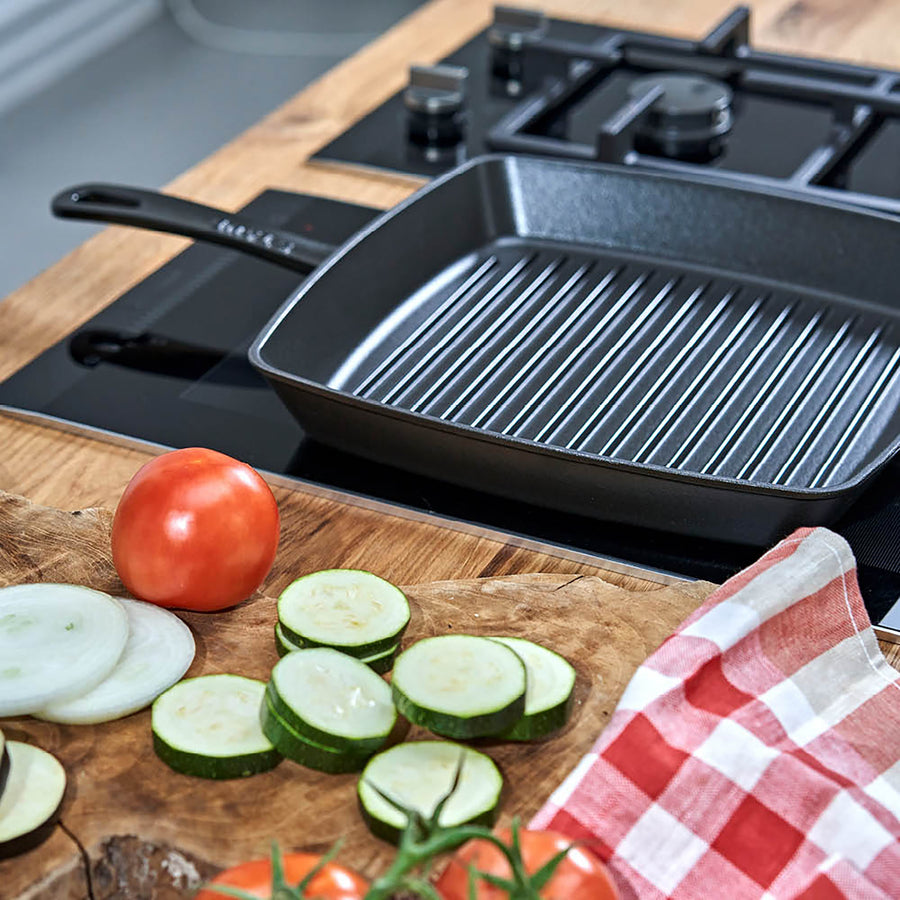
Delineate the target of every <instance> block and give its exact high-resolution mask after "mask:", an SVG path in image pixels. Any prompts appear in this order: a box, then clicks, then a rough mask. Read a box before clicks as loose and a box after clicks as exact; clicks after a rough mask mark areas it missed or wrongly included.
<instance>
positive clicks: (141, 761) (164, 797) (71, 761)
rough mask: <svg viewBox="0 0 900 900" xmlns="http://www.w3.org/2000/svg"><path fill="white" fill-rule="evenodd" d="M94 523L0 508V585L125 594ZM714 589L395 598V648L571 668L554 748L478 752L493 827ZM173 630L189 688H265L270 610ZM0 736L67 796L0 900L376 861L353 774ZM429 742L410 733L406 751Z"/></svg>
mask: <svg viewBox="0 0 900 900" xmlns="http://www.w3.org/2000/svg"><path fill="white" fill-rule="evenodd" d="M110 520H111V515H110V513H109V512H108V511H106V510H85V511H82V512H79V513H74V514H73V513H65V512H61V511H59V510H52V509H47V508H44V507H37V506H35V505H33V504H30V503H29V502H28V501H26V500H23V499H22V498H16V497H13V496H11V495H3V494H0V586H2V585H6V584H14V583H20V582H24V581H69V582H74V583H80V584H85V585H88V586H91V587H96V588H99V589H103V590H107V591H111V592H113V593H118V594H124V590H123V588H122V586H121V584H120V583H119V582H118V578H117V576H116V574H115V570H114V568H113V566H112V561H111V558H110V554H109V526H110ZM712 587H713V586H712V585H710V584H707V583H701V582H697V583H693V584H684V585H679V586H677V587H660V588H659V589H658V590H651V591H630V590H626V589H624V588H621V587H618V586H616V585H613V584H610V583H608V582H606V581H604V580H602V579H601V578H598V577H596V576H572V575H544V574H535V575H518V576H509V577H505V578H486V579H471V580H464V581H444V582H437V583H432V584H420V585H412V586H408V587H405V588H404V591H405V592H406V593H407V595H408V597H409V600H410V605H411V607H412V621H411V623H410V626H409V629H408V632H407V635H406V637H405V639H404V646H405V645H408V644H409V643H410V642H412V641H415V640H417V639H419V638H422V637H425V636H428V635H436V634H448V633H471V634H506V635H516V636H521V637H526V638H530V639H532V640H536V641H539V642H541V643H543V644H545V645H546V646H548V647H551V648H553V649H554V650H556V651H558V652H560V653H562V654H563V655H564V656H566V657H567V658H568V659H569V660H570V661H571V662H572V663H573V664H574V665H575V667H576V669H577V672H578V680H577V688H576V698H577V699H576V706H575V713H574V716H573V718H572V721H571V722H570V724H569V726H568V727H567V728H566V729H565V730H564V731H563V732H562V733H561V734H559V735H558V736H557V737H555V738H553V739H552V740H548V741H545V742H542V743H534V744H527V745H523V744H514V743H493V744H491V743H487V744H484V745H482V749H484V750H485V751H486V752H488V753H489V754H490V755H491V756H492V757H493V758H494V759H495V760H496V762H497V763H498V765H499V766H500V768H501V770H502V771H503V773H504V775H505V777H506V792H505V797H504V801H503V819H504V820H508V819H509V818H510V817H511V816H512V815H519V816H521V817H523V818H524V819H526V820H527V819H528V818H529V817H530V816H531V815H532V814H533V813H534V812H535V811H536V810H537V809H538V807H539V806H540V805H541V803H542V802H543V800H544V799H545V798H546V797H547V796H548V795H549V793H550V792H551V791H552V790H553V788H554V787H556V785H557V784H559V783H560V781H561V780H562V779H563V778H564V777H565V775H566V774H567V773H568V772H569V771H570V769H571V768H572V767H573V766H574V765H575V764H576V763H577V762H578V760H579V759H580V758H581V756H582V755H583V754H584V753H585V752H587V750H589V749H590V747H591V745H592V744H593V742H594V740H595V738H596V737H597V735H598V734H599V733H600V731H601V730H602V729H603V727H604V725H605V724H606V722H607V720H608V718H609V716H610V714H611V712H612V710H613V708H614V706H615V704H616V701H617V699H618V697H619V696H620V694H621V693H622V691H623V690H624V688H625V685H626V684H627V682H628V680H629V678H630V676H631V674H632V673H633V671H634V670H635V668H636V667H637V666H638V665H639V664H640V662H641V661H642V660H643V659H644V658H646V656H647V655H648V654H649V653H650V652H651V651H652V650H653V649H654V648H655V647H656V646H657V645H658V644H659V643H660V642H661V641H662V640H663V638H665V637H666V635H668V634H669V633H670V632H671V631H672V630H673V628H674V627H675V626H676V625H677V624H678V623H679V622H680V621H681V620H682V619H683V618H684V617H685V616H686V615H687V614H688V613H690V612H691V611H692V610H693V609H694V608H695V607H696V606H697V604H698V603H699V602H701V601H702V600H703V599H704V598H705V597H706V596H707V594H708V593H709V591H710V590H711V589H712ZM182 618H183V619H184V620H185V621H186V622H187V623H188V625H189V626H190V627H191V629H192V631H193V633H194V636H195V638H196V642H197V656H196V659H195V661H194V664H193V666H192V667H191V670H190V672H189V673H188V674H189V675H192V676H193V675H201V674H209V673H215V672H236V673H240V674H243V675H247V676H250V677H253V678H260V679H265V678H267V676H268V674H269V672H270V670H271V668H272V666H273V665H274V664H275V662H276V661H277V658H278V657H277V655H276V652H275V646H274V641H273V626H274V623H275V620H276V609H275V601H274V600H273V599H272V598H271V597H267V596H264V595H259V596H256V597H254V598H252V599H250V600H248V601H247V602H245V603H243V604H241V605H240V606H238V607H236V608H234V609H232V610H229V611H227V612H223V613H216V614H205V615H201V614H196V613H193V614H191V613H184V614H182ZM0 727H2V729H3V731H4V732H5V733H6V735H7V737H8V738H11V739H14V740H26V741H31V742H33V743H35V744H37V745H39V746H41V747H43V748H45V749H47V750H49V751H51V752H52V753H54V754H55V755H56V756H57V757H58V758H59V759H60V761H61V762H62V763H63V765H64V766H65V768H66V771H67V773H68V775H69V779H70V786H69V790H68V793H67V797H66V800H65V803H64V807H63V811H62V816H61V826H60V827H59V828H58V829H57V831H56V832H55V833H54V835H53V836H52V838H51V839H50V840H49V841H48V842H46V843H45V844H43V845H42V846H41V847H39V848H37V849H36V850H33V851H31V852H30V853H28V854H25V855H23V856H19V857H17V858H15V859H12V860H7V861H5V862H0V898H2V900H7V898H16V900H24V898H29V900H38V898H40V900H50V898H53V900H66V898H83V897H88V896H91V897H93V900H107V898H113V897H124V896H127V897H129V898H148V900H150V898H153V900H169V898H183V897H189V896H191V895H192V893H193V891H194V890H195V889H196V886H197V885H198V883H199V882H200V881H202V880H203V879H205V878H208V877H209V876H210V875H211V874H213V873H214V872H215V871H216V870H218V869H219V868H221V867H223V866H226V865H230V864H233V863H236V862H239V861H241V860H243V859H249V858H253V857H258V856H262V855H265V854H266V853H267V852H268V848H269V846H270V843H271V841H272V840H273V839H274V840H277V841H278V842H279V843H280V844H281V846H282V847H283V848H285V849H289V850H295V849H313V850H322V849H324V848H326V847H328V846H329V845H330V844H332V843H333V842H334V841H335V840H336V839H338V838H343V846H342V850H341V853H340V859H341V861H343V862H344V863H346V864H347V865H350V866H353V867H354V868H357V869H359V870H360V871H361V872H363V873H364V874H365V875H367V876H372V875H374V874H376V873H377V872H379V871H382V870H383V869H384V867H385V866H386V863H387V862H388V860H389V859H390V858H391V853H392V850H391V848H390V847H389V846H388V845H386V844H384V843H382V842H380V841H378V840H376V839H375V838H373V837H371V836H370V835H369V834H368V832H367V831H366V829H365V826H364V825H363V823H362V820H361V818H360V816H359V813H358V811H357V807H356V796H355V787H356V776H354V775H325V774H321V773H318V772H314V771H312V770H309V769H305V768H303V767H302V766H299V765H297V764H295V763H293V762H290V761H288V760H285V761H284V762H282V763H281V764H280V765H279V766H278V767H277V768H276V769H275V770H273V771H272V772H268V773H265V774H263V775H257V776H253V777H252V778H248V779H241V780H236V781H225V782H215V781H207V780H204V779H198V778H190V777H187V776H183V775H178V774H176V773H175V772H173V771H171V770H170V769H168V768H167V767H166V766H165V765H164V764H163V763H162V762H160V761H159V760H158V759H157V758H156V756H155V755H154V753H153V749H152V743H151V733H150V714H149V711H147V710H145V711H143V712H140V713H136V714H135V715H132V716H129V717H127V718H125V719H121V720H118V721H115V722H108V723H105V724H101V725H94V726H62V725H53V724H50V723H45V722H39V721H36V720H32V719H30V718H27V717H20V718H14V719H6V720H2V721H0ZM428 736H429V735H428V733H427V732H425V731H423V730H421V729H418V728H413V729H412V730H411V731H410V732H409V735H408V736H407V739H408V740H416V739H421V738H425V737H428Z"/></svg>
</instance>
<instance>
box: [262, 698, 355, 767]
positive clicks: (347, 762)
mask: <svg viewBox="0 0 900 900" xmlns="http://www.w3.org/2000/svg"><path fill="white" fill-rule="evenodd" d="M260 722H261V724H262V730H263V734H265V736H266V737H267V738H268V739H269V740H270V741H271V742H272V743H273V744H274V746H275V747H276V749H277V750H278V752H279V753H280V754H281V755H282V756H285V757H287V758H288V759H292V760H293V761H294V762H296V763H300V765H301V766H306V767H307V768H308V769H317V770H318V771H319V772H328V773H329V774H330V775H337V774H339V773H342V772H358V771H359V770H360V769H362V767H363V766H364V765H365V764H366V761H367V760H368V759H369V758H370V757H371V756H372V753H371V751H367V752H359V751H354V750H335V749H334V748H333V747H325V746H323V745H322V744H319V743H317V742H316V741H311V740H309V739H308V738H306V737H304V736H303V735H301V734H298V733H297V732H296V731H295V730H294V729H293V728H291V726H290V725H288V724H287V722H285V721H284V719H282V718H281V716H279V715H278V713H277V712H276V711H275V708H274V706H273V705H272V701H271V700H270V699H269V697H268V696H267V697H266V698H265V699H264V701H263V705H262V709H261V710H260Z"/></svg>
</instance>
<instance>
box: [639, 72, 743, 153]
mask: <svg viewBox="0 0 900 900" xmlns="http://www.w3.org/2000/svg"><path fill="white" fill-rule="evenodd" d="M651 92H652V93H653V94H654V95H656V99H655V100H652V101H650V105H649V106H648V107H647V108H646V111H645V112H644V114H643V116H642V117H641V121H640V124H639V125H638V126H637V131H636V134H635V149H636V150H638V151H639V152H642V153H654V154H656V155H658V156H666V157H669V158H670V159H684V160H693V161H698V162H699V161H706V160H711V159H715V157H716V156H718V155H719V153H720V152H721V150H722V141H723V138H724V136H725V135H726V134H728V132H729V131H730V130H731V124H732V115H731V103H732V100H733V98H734V93H733V92H732V90H731V88H730V87H728V85H727V84H725V83H724V82H722V81H716V80H715V79H712V78H707V77H706V76H705V75H695V74H692V73H681V72H654V73H653V74H651V75H645V76H644V77H642V78H638V79H637V80H636V81H635V82H633V83H632V84H631V86H630V87H629V89H628V96H629V98H630V99H631V101H632V102H635V103H639V102H641V101H642V100H645V99H647V98H648V94H650V93H651Z"/></svg>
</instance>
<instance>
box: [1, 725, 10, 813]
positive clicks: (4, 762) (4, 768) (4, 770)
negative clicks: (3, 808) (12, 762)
mask: <svg viewBox="0 0 900 900" xmlns="http://www.w3.org/2000/svg"><path fill="white" fill-rule="evenodd" d="M8 777H9V752H8V751H7V749H6V738H5V737H4V736H3V732H2V731H0V797H2V796H3V789H4V788H5V787H6V779H7V778H8Z"/></svg>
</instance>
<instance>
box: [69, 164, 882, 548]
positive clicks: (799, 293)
mask: <svg viewBox="0 0 900 900" xmlns="http://www.w3.org/2000/svg"><path fill="white" fill-rule="evenodd" d="M92 190H93V191H94V192H95V195H96V196H99V195H100V194H101V193H102V192H107V191H110V190H113V189H109V188H106V187H104V186H93V187H92ZM115 190H122V189H115ZM74 193H76V194H77V193H78V189H76V190H75V191H74ZM72 194H73V191H69V192H65V193H64V194H63V195H61V197H60V198H57V201H56V208H57V210H58V211H59V212H61V213H63V214H73V209H71V208H67V204H68V205H69V206H71V207H74V208H75V210H79V208H80V212H75V214H83V210H84V207H83V206H82V204H81V202H75V201H73V200H72ZM66 196H68V198H69V199H68V200H65V197H66ZM96 196H95V199H96ZM169 200H172V198H169ZM141 202H142V201H138V202H137V205H132V207H131V210H130V211H128V210H126V211H125V212H124V213H121V211H120V214H117V217H116V218H113V216H112V215H109V214H106V215H96V214H92V215H88V216H84V217H86V218H102V219H107V220H112V221H120V222H130V223H132V224H141V225H147V224H149V225H150V226H151V227H155V228H163V229H164V230H171V231H178V232H181V233H188V234H191V235H193V236H197V237H205V238H207V239H215V240H218V241H219V242H220V243H226V242H227V243H230V244H232V245H233V243H234V242H233V241H231V238H232V237H235V235H237V237H238V239H239V242H243V243H244V244H245V245H246V243H247V241H246V233H247V232H248V231H249V232H253V236H252V240H251V245H252V246H251V247H247V248H246V249H251V250H252V252H255V253H257V254H259V255H267V256H268V258H276V259H277V258H278V257H280V261H281V262H286V261H287V260H288V257H293V256H294V255H295V253H299V254H300V256H302V257H304V259H302V260H301V261H299V262H296V261H293V260H292V261H291V264H295V265H297V266H298V267H302V268H307V267H309V266H310V265H312V264H313V263H315V262H316V261H318V260H319V259H321V258H322V257H323V256H325V255H326V248H323V247H322V245H315V246H313V247H305V246H303V247H302V249H301V250H298V249H297V248H299V247H301V246H302V244H303V242H302V239H299V240H298V239H297V237H296V236H294V235H285V234H283V233H275V232H270V231H269V230H268V229H265V228H253V227H252V226H250V225H246V224H245V226H244V227H243V228H242V226H241V223H240V222H239V221H238V219H239V218H240V217H238V216H230V215H227V214H225V213H221V212H218V211H206V213H209V214H210V215H211V217H208V218H207V219H205V220H203V221H202V222H197V221H194V222H193V224H192V227H191V229H190V230H189V229H187V228H185V227H184V226H183V224H178V225H177V226H176V227H171V223H169V225H168V226H167V224H166V223H165V222H162V221H159V220H158V219H157V220H156V221H149V220H147V219H146V217H144V220H143V221H142V214H141V212H140V210H141ZM176 202H183V201H176ZM60 204H61V208H60ZM110 205H111V204H110V202H109V200H108V198H106V199H105V200H104V202H103V203H102V204H101V206H102V207H106V208H107V213H108V212H109V210H108V207H109V206H110ZM191 206H193V205H191ZM101 212H102V210H101ZM163 218H164V217H163ZM223 219H225V220H226V221H225V223H224V224H223V223H222V220H223ZM210 232H212V235H211V234H210ZM267 235H272V237H271V239H269V238H267ZM898 239H900V222H898V221H897V220H895V219H894V218H892V217H889V216H886V215H883V214H880V213H875V212H867V211H860V210H858V209H855V208H851V207H844V206H841V205H838V204H834V203H828V202H823V201H821V200H810V199H806V198H800V197H799V196H798V195H794V194H790V193H787V192H777V193H774V192H761V191H759V190H752V189H746V188H736V187H732V186H727V187H726V186H722V185H718V184H713V183H705V182H704V181H702V180H697V179H693V180H688V179H683V178H678V177H674V176H671V175H662V174H655V173H649V172H633V171H628V170H627V169H624V168H621V167H620V168H607V167H603V166H597V165H581V164H572V163H564V162H556V161H548V160H540V159H530V158H525V157H483V158H480V159H477V160H473V161H472V162H470V163H468V164H466V165H464V166H462V167H460V168H459V169H457V170H455V171H453V172H451V173H450V174H448V175H446V176H444V177H442V178H439V179H437V180H436V181H433V182H432V183H430V184H429V185H427V186H426V187H425V188H423V189H422V190H420V191H419V192H417V193H416V194H415V195H413V196H412V197H410V198H409V199H408V200H407V201H405V202H404V203H401V204H400V205H398V206H397V207H395V208H394V209H392V210H390V211H389V212H387V213H385V214H384V215H382V216H380V217H379V218H377V219H376V220H375V221H374V222H373V223H372V224H371V225H370V226H369V227H367V228H366V229H365V230H363V231H362V232H360V233H359V234H357V235H356V236H355V237H354V238H353V239H352V240H350V241H349V242H348V243H346V244H344V245H343V246H342V247H341V248H339V249H338V250H337V251H336V252H334V253H332V254H331V255H329V256H328V259H327V260H326V261H325V262H324V263H323V264H322V265H320V266H318V267H317V268H316V269H315V271H314V272H313V274H312V276H311V277H310V278H308V279H307V280H306V281H305V282H304V283H303V284H302V285H301V286H300V287H299V288H298V290H297V291H296V292H295V294H293V295H292V296H291V297H290V298H289V299H288V300H287V301H286V302H285V303H284V305H283V306H282V308H281V309H280V310H279V312H278V313H277V314H276V315H275V317H274V318H273V319H272V321H271V322H270V323H269V324H268V325H267V326H266V328H265V329H264V330H263V332H262V333H261V334H260V335H259V336H258V338H257V339H256V341H255V342H254V344H253V346H252V347H251V349H250V360H251V362H252V363H253V365H254V366H256V367H257V368H258V369H259V370H260V371H261V372H262V373H263V374H264V375H265V376H266V377H267V378H268V379H269V381H270V382H271V383H272V385H273V386H274V388H275V390H276V391H277V392H278V394H279V395H280V396H281V398H282V400H283V401H284V402H285V403H286V405H287V406H288V408H289V409H290V410H291V411H292V413H293V414H294V415H295V417H296V418H297V419H298V421H299V422H300V423H301V425H303V427H304V428H305V429H306V430H307V431H308V432H309V433H310V434H311V435H312V436H314V437H316V438H317V439H319V440H321V441H323V442H325V443H328V444H331V445H334V446H338V447H340V448H342V449H345V450H349V451H351V452H354V453H357V454H361V455H364V456H368V457H371V458H374V459H377V460H380V461H384V462H387V463H390V464H393V465H397V466H401V467H405V468H407V469H410V470H413V471H417V472H422V473H426V474H429V475H434V476H437V477H439V478H442V479H445V480H448V481H451V482H454V483H459V484H464V485H469V486H473V487H476V488H479V489H481V490H485V491H488V492H491V493H495V494H502V495H507V496H512V497H517V498H520V499H525V500H528V501H531V502H533V503H536V504H538V505H543V506H546V507H553V508H557V509H563V510H567V511H572V512H576V513H580V514H584V515H588V516H592V517H595V518H600V519H606V520H612V521H620V522H628V523H633V524H640V525H646V526H651V527H654V528H660V529H664V530H670V531H675V532H679V533H684V534H693V535H698V536H706V537H714V538H719V539H725V540H734V541H740V542H745V543H755V544H764V543H768V542H771V541H773V540H775V539H777V538H779V537H781V536H782V535H783V534H785V533H786V532H787V531H789V530H790V529H792V528H793V527H795V526H798V525H814V524H820V523H827V522H829V521H831V520H832V519H833V518H835V517H836V516H837V515H838V514H839V513H840V512H842V511H843V510H844V509H845V508H846V507H847V506H848V505H849V504H850V502H852V500H853V499H854V498H855V497H856V496H857V495H858V494H859V493H860V492H861V491H862V489H863V487H864V486H865V484H866V483H867V482H868V480H869V479H871V477H872V476H873V475H874V474H875V473H876V472H877V471H878V470H879V469H880V468H882V467H883V466H884V465H885V464H886V463H887V462H888V461H889V460H890V459H891V457H893V456H894V455H895V454H896V452H897V450H898V447H900V410H898V405H900V404H898V400H900V397H898V391H897V382H898V377H900V331H898V319H900V300H898V297H897V290H896V286H897V284H898V276H900V257H898V248H900V241H898ZM267 243H268V244H269V245H270V246H269V247H268V248H267V247H266V244H267ZM289 245H292V250H291V253H285V252H284V247H286V246H289ZM273 247H275V250H274V252H273V251H272V248H273ZM263 251H265V252H263Z"/></svg>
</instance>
